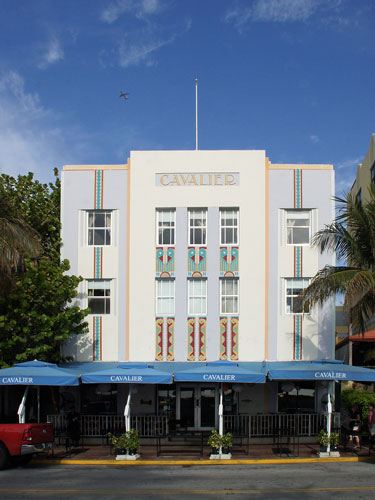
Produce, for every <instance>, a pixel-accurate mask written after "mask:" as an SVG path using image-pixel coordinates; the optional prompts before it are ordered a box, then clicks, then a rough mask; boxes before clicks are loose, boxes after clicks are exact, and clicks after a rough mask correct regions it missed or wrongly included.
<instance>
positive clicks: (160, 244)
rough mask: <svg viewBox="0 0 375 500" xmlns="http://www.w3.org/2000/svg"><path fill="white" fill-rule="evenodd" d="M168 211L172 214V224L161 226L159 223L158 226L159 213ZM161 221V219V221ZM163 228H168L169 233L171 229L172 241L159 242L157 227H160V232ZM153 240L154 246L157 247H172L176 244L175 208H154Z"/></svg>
mask: <svg viewBox="0 0 375 500" xmlns="http://www.w3.org/2000/svg"><path fill="white" fill-rule="evenodd" d="M166 212H169V213H171V214H173V221H172V222H173V226H171V227H168V226H163V225H161V226H160V227H159V221H160V214H162V213H166ZM161 222H162V221H161ZM163 228H164V229H169V234H171V232H172V230H173V243H160V242H159V229H162V234H163ZM155 241H156V246H158V247H174V246H175V245H176V209H175V208H157V209H156V233H155Z"/></svg>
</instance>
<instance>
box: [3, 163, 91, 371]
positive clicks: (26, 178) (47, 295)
mask: <svg viewBox="0 0 375 500" xmlns="http://www.w3.org/2000/svg"><path fill="white" fill-rule="evenodd" d="M0 200H1V202H0V206H1V203H3V204H4V206H5V207H6V211H7V212H6V214H7V217H8V218H9V219H10V220H13V219H16V220H19V221H20V224H21V225H22V224H23V225H25V227H28V228H30V231H32V234H33V235H34V236H35V235H36V234H39V237H40V246H41V249H40V248H39V253H38V254H36V253H34V254H32V253H31V251H29V252H27V253H26V251H25V249H23V248H21V247H19V252H20V255H27V256H28V257H34V259H31V258H29V259H27V258H26V259H25V262H24V265H23V266H22V267H20V266H18V267H17V268H15V267H13V268H12V273H11V277H12V287H11V288H10V289H9V290H8V292H7V293H6V294H3V295H2V296H1V297H0V366H8V365H10V364H13V363H14V362H17V361H26V360H30V359H35V358H38V359H40V360H43V361H52V362H59V361H61V360H62V359H63V357H62V355H61V344H62V342H64V340H66V339H68V338H69V336H70V335H74V334H76V335H78V334H82V333H85V332H86V331H87V323H86V322H85V321H84V318H85V316H86V315H87V312H88V310H80V308H79V307H78V306H77V305H74V304H73V305H72V300H73V299H74V297H75V296H76V294H77V292H76V289H77V286H78V284H79V283H80V281H82V278H80V277H76V276H70V275H68V274H67V271H68V270H69V262H68V261H67V260H65V261H63V262H60V243H61V242H60V181H59V179H58V172H57V170H55V182H54V183H50V184H42V183H40V182H39V181H37V180H34V176H33V174H32V173H29V174H28V175H20V176H18V177H17V179H15V178H14V177H11V176H9V175H6V174H1V175H0ZM0 215H1V213H0ZM31 228H32V229H31ZM35 257H36V258H35Z"/></svg>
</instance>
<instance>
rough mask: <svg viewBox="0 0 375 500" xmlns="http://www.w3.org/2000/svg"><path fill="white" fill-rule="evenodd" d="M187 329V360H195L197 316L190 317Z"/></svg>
mask: <svg viewBox="0 0 375 500" xmlns="http://www.w3.org/2000/svg"><path fill="white" fill-rule="evenodd" d="M187 330H188V333H187V336H188V338H187V360H188V361H195V318H188V320H187Z"/></svg>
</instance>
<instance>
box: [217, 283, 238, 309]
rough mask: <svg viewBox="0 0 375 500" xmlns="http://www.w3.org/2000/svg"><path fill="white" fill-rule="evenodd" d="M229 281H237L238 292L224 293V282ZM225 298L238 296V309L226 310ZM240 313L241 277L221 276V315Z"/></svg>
mask: <svg viewBox="0 0 375 500" xmlns="http://www.w3.org/2000/svg"><path fill="white" fill-rule="evenodd" d="M229 281H232V282H236V283H237V293H236V294H235V293H233V294H225V295H224V293H223V288H224V286H223V285H224V283H228V282H229ZM223 298H226V299H229V298H233V299H234V298H237V311H236V312H234V311H233V312H224V311H223ZM233 303H234V302H233ZM239 314H240V280H239V278H232V277H231V278H220V315H221V316H238V315H239Z"/></svg>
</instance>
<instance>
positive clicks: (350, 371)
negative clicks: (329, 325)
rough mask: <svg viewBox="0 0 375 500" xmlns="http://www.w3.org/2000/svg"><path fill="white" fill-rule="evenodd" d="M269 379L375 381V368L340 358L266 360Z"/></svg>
mask: <svg viewBox="0 0 375 500" xmlns="http://www.w3.org/2000/svg"><path fill="white" fill-rule="evenodd" d="M266 366H267V370H268V377H269V379H270V380H335V381H338V382H339V381H343V380H351V381H353V382H375V370H370V369H368V368H362V367H360V366H351V365H346V364H344V363H343V362H342V361H340V360H328V359H327V360H317V361H267V363H266Z"/></svg>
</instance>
